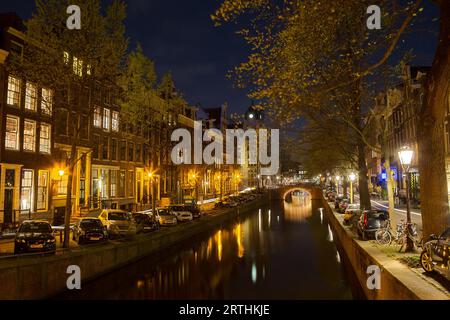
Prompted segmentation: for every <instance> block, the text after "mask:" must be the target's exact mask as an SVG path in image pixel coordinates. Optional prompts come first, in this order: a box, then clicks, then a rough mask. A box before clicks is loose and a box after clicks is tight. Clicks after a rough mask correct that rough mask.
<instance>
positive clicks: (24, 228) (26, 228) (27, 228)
mask: <svg viewBox="0 0 450 320" xmlns="http://www.w3.org/2000/svg"><path fill="white" fill-rule="evenodd" d="M19 232H39V233H51V232H52V227H51V226H50V224H48V223H47V222H28V223H24V224H22V225H21V226H20V228H19Z"/></svg>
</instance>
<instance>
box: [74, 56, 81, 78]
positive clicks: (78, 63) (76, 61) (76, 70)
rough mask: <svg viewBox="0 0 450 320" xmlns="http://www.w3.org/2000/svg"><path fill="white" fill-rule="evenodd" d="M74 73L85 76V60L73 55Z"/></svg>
mask: <svg viewBox="0 0 450 320" xmlns="http://www.w3.org/2000/svg"><path fill="white" fill-rule="evenodd" d="M73 73H75V74H76V75H77V76H80V77H82V76H83V60H81V59H78V58H77V57H73Z"/></svg>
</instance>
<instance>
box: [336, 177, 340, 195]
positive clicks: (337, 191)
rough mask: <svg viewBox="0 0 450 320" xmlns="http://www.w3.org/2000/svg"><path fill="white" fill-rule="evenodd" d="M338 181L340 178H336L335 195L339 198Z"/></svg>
mask: <svg viewBox="0 0 450 320" xmlns="http://www.w3.org/2000/svg"><path fill="white" fill-rule="evenodd" d="M339 180H341V177H340V176H336V193H337V195H338V196H339Z"/></svg>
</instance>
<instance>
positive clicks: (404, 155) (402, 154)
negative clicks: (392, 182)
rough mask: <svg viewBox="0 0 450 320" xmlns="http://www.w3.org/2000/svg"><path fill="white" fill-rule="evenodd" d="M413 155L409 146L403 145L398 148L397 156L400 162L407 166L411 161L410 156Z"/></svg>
mask: <svg viewBox="0 0 450 320" xmlns="http://www.w3.org/2000/svg"><path fill="white" fill-rule="evenodd" d="M413 155H414V151H413V150H411V148H410V147H408V146H405V147H402V148H401V149H400V151H399V152H398V157H399V158H400V163H401V164H402V165H403V166H409V165H411V162H412V157H413Z"/></svg>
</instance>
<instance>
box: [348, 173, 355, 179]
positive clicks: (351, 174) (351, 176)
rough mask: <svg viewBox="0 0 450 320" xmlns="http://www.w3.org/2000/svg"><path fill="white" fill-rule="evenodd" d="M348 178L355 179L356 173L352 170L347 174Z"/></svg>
mask: <svg viewBox="0 0 450 320" xmlns="http://www.w3.org/2000/svg"><path fill="white" fill-rule="evenodd" d="M348 178H349V179H350V181H355V179H356V174H354V173H353V172H352V173H350V175H349V176H348Z"/></svg>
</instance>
